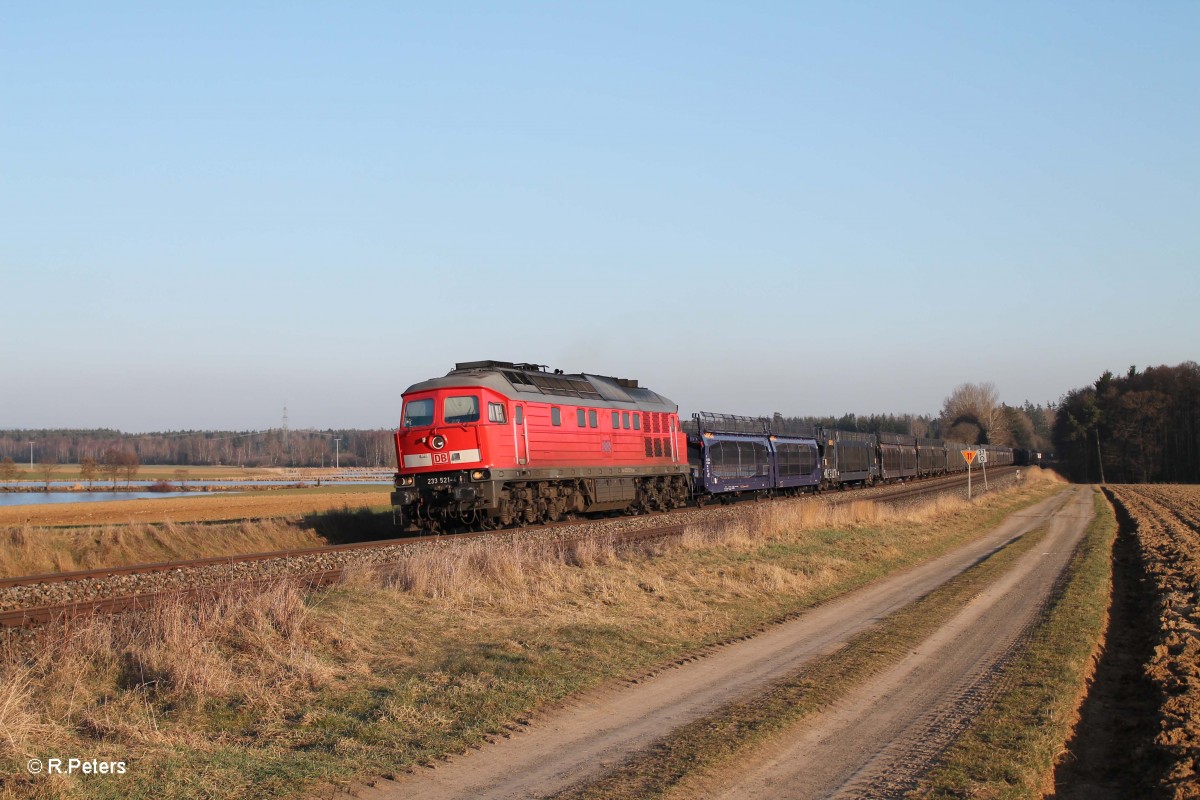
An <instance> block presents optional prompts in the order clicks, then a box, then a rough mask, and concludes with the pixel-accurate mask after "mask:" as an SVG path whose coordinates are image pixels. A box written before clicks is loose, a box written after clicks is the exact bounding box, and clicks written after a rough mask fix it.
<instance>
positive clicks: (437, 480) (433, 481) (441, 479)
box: [426, 475, 456, 486]
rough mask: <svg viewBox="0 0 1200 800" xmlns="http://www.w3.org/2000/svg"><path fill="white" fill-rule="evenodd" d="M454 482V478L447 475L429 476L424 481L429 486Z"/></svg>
mask: <svg viewBox="0 0 1200 800" xmlns="http://www.w3.org/2000/svg"><path fill="white" fill-rule="evenodd" d="M455 482H456V481H455V480H454V478H453V477H451V476H449V475H438V476H436V477H433V478H429V479H428V481H426V483H427V484H428V485H429V486H441V485H444V484H451V483H455Z"/></svg>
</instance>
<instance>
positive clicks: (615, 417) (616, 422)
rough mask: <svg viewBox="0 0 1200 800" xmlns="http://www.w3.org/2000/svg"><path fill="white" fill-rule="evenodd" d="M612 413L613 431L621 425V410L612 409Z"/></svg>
mask: <svg viewBox="0 0 1200 800" xmlns="http://www.w3.org/2000/svg"><path fill="white" fill-rule="evenodd" d="M612 414H613V430H614V431H615V430H617V429H618V428H620V427H621V412H620V411H614V412H612Z"/></svg>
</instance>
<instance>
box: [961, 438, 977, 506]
mask: <svg viewBox="0 0 1200 800" xmlns="http://www.w3.org/2000/svg"><path fill="white" fill-rule="evenodd" d="M958 452H960V453H962V457H963V458H964V459H966V461H967V499H968V500H970V499H971V462H972V461H974V460H975V451H974V450H959V451H958Z"/></svg>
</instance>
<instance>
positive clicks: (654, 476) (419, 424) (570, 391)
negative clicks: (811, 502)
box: [392, 361, 1019, 531]
mask: <svg viewBox="0 0 1200 800" xmlns="http://www.w3.org/2000/svg"><path fill="white" fill-rule="evenodd" d="M395 443H396V464H397V472H396V477H395V487H394V491H393V492H392V507H393V509H394V512H395V519H396V521H397V523H398V524H402V525H405V526H407V527H410V528H419V529H424V530H429V531H451V530H457V529H463V528H476V529H483V530H488V529H492V528H502V527H508V526H512V525H525V524H533V523H538V522H552V521H555V520H559V519H562V518H564V517H567V516H569V515H573V514H589V513H596V512H612V513H641V512H648V511H665V510H668V509H672V508H678V507H680V506H682V505H685V504H686V503H688V502H689V501H694V502H697V503H699V504H703V503H704V502H705V501H707V500H710V499H720V500H723V501H724V500H730V499H733V498H736V497H739V496H742V495H745V494H747V493H753V494H795V493H799V492H815V491H822V490H826V489H844V488H847V487H849V486H869V485H872V484H875V483H880V482H890V481H898V480H907V479H910V478H917V477H924V476H932V475H940V474H944V473H948V472H955V471H959V470H965V469H966V468H967V464H966V460H965V459H964V458H963V456H962V455H961V451H962V450H966V449H968V447H967V445H966V444H963V443H959V442H943V441H941V440H938V439H917V438H914V437H911V436H903V435H899V434H887V433H881V434H878V435H876V434H869V433H862V432H858V431H842V430H832V429H825V428H816V427H811V426H804V425H796V424H790V423H787V422H786V421H785V422H778V421H774V420H767V419H761V418H757V417H738V416H732V415H727V414H710V413H700V414H695V415H693V419H692V420H691V421H688V422H686V423H682V422H681V421H680V419H679V407H678V406H677V405H675V403H673V402H671V401H670V400H668V399H667V398H665V397H663V396H662V395H660V394H658V393H657V392H654V391H651V390H650V389H647V388H644V387H641V386H639V385H638V382H637V381H636V380H630V379H627V378H612V377H606V376H602V375H590V374H586V373H584V374H564V373H563V372H562V371H561V370H554V371H552V372H551V371H548V370H547V369H546V368H545V367H543V366H540V365H537V364H524V363H511V362H505V361H472V362H467V363H461V364H457V365H455V368H454V369H453V370H451V371H450V372H449V373H448V374H447V375H446V376H445V377H441V378H434V379H432V380H427V381H422V382H421V383H417V384H414V385H413V386H410V387H409V388H408V390H407V391H405V392H404V395H403V411H402V418H401V421H400V428H399V429H398V430H397V431H396V436H395ZM986 458H987V459H988V464H989V466H1004V465H1007V464H1012V463H1014V461H1019V454H1015V453H1014V451H1013V450H1011V449H1009V448H1004V447H989V448H988V449H987V456H986Z"/></svg>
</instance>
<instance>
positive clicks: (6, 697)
mask: <svg viewBox="0 0 1200 800" xmlns="http://www.w3.org/2000/svg"><path fill="white" fill-rule="evenodd" d="M1045 494H1046V491H1045V490H1037V489H1034V488H1031V487H1026V488H1025V489H1024V490H1023V491H1021V492H1017V493H1015V494H1001V493H995V494H993V495H992V496H989V497H985V498H983V499H982V500H979V501H977V502H975V503H974V504H970V505H967V504H965V503H953V502H949V501H940V502H938V503H936V504H932V505H930V506H927V507H922V508H918V509H914V510H911V511H907V512H895V511H890V510H888V509H886V508H883V507H880V506H877V505H875V504H873V503H868V502H856V503H851V504H848V505H844V506H837V507H834V506H830V505H826V504H821V503H799V504H792V503H786V504H785V503H779V504H762V505H761V506H760V507H757V508H755V509H753V511H754V514H753V515H752V517H751V518H750V519H749V520H748V521H746V520H744V521H740V522H736V523H733V524H730V525H727V526H723V527H717V528H699V527H697V528H694V529H692V530H689V531H688V532H687V534H686V535H685V536H683V537H682V538H681V539H679V540H677V541H674V542H661V543H656V544H653V545H649V546H646V547H642V548H636V549H633V550H630V549H622V548H621V547H619V546H618V545H617V544H616V543H614V542H613V541H612V540H611V539H609V540H605V539H603V538H601V539H595V540H589V541H584V542H578V543H569V544H565V545H557V546H544V545H542V546H535V545H533V544H531V543H529V541H528V540H523V539H513V540H509V541H508V542H507V543H506V544H504V545H500V546H498V545H497V544H495V543H490V544H485V543H481V542H478V541H474V540H466V541H457V542H453V541H450V542H447V543H446V545H445V546H442V547H438V548H431V549H429V550H426V551H424V552H421V553H419V554H414V555H412V556H410V557H409V558H408V559H406V560H405V561H403V562H401V563H399V564H397V565H396V566H395V567H394V568H389V569H388V570H386V571H370V570H365V569H363V570H357V571H355V572H354V573H352V574H351V575H350V576H349V577H348V578H347V580H346V583H345V584H344V585H343V586H341V587H339V588H337V589H334V590H331V591H327V592H323V593H319V594H315V595H310V596H305V595H304V594H303V593H301V592H300V591H299V590H298V589H296V588H294V587H291V586H289V585H286V584H281V585H278V586H275V587H272V588H271V589H269V590H268V591H266V592H257V591H247V590H226V591H221V592H213V593H212V594H211V595H210V596H209V597H207V598H205V599H203V600H202V601H195V600H189V601H187V602H179V603H168V604H165V605H163V606H162V607H161V608H159V609H157V610H155V611H154V612H152V613H144V614H137V615H126V616H122V617H118V618H111V619H109V618H98V619H94V620H91V621H88V622H84V623H78V624H74V625H72V626H70V627H67V628H57V629H53V633H52V634H50V635H46V636H43V637H39V638H37V639H35V640H33V641H32V643H31V644H28V643H27V644H24V645H21V646H19V647H10V648H9V650H8V651H7V652H0V687H4V689H3V692H4V693H0V724H2V725H3V726H4V730H5V731H8V732H10V733H9V735H7V736H0V773H2V772H3V768H4V766H5V762H7V763H9V764H13V765H16V764H17V763H18V762H17V760H18V759H19V758H22V757H25V756H28V755H44V754H46V753H48V752H70V753H71V754H73V755H78V756H79V757H84V758H86V757H92V756H93V755H94V756H95V757H100V758H105V757H112V755H113V754H114V752H116V753H120V754H122V755H123V756H126V757H129V758H131V759H135V760H136V762H137V763H138V764H139V767H138V769H137V770H136V771H135V774H133V775H131V776H126V777H125V778H124V779H123V781H124V782H123V783H122V784H121V786H120V788H121V789H122V793H123V794H125V795H128V796H141V797H154V796H159V795H161V794H162V793H163V792H164V791H165V789H164V784H163V780H165V779H164V778H163V777H162V776H163V775H164V774H171V775H175V776H176V777H175V778H174V779H173V782H171V783H170V785H169V788H170V790H171V792H173V793H174V794H176V795H179V796H229V797H237V796H247V797H248V796H257V795H261V794H265V793H267V792H268V791H270V789H268V788H265V787H267V786H268V785H270V786H274V787H275V788H276V789H278V790H279V791H280V792H285V791H286V792H295V791H297V790H298V789H300V788H302V787H304V786H306V785H311V784H310V781H311V780H312V779H313V776H314V775H316V774H321V775H326V776H329V775H355V774H358V775H362V774H370V773H375V774H378V773H379V772H386V771H391V770H395V769H398V768H403V767H404V766H405V765H411V764H415V763H421V762H423V761H426V760H428V759H430V758H434V757H436V756H437V755H438V754H441V753H446V752H453V751H455V750H458V749H461V748H462V747H464V746H467V745H469V744H471V743H477V742H479V741H481V740H482V739H483V738H484V737H485V736H487V735H489V734H490V733H496V732H497V731H499V730H501V726H502V724H503V723H504V722H505V721H507V720H511V719H512V718H513V717H514V716H516V715H520V714H524V713H528V711H529V710H530V709H533V708H537V707H540V706H543V705H545V704H547V703H552V702H555V701H557V700H561V699H562V698H563V697H565V696H566V695H569V694H570V693H572V692H576V691H579V690H580V689H583V688H586V687H588V686H594V685H595V684H596V683H597V682H598V681H601V680H605V679H608V678H611V677H613V676H615V675H620V674H628V673H629V672H631V671H637V670H640V669H647V668H650V667H652V666H653V665H655V664H658V663H661V662H662V661H664V660H667V659H670V658H673V657H676V656H677V655H678V654H679V653H681V652H685V651H693V650H695V649H696V648H699V647H703V646H705V645H707V644H711V643H713V642H717V641H724V640H726V639H728V638H730V637H731V636H735V635H739V634H741V633H744V632H746V631H748V630H754V629H756V628H758V627H760V626H762V625H764V624H766V623H768V622H769V621H771V620H773V619H777V618H779V617H780V616H781V615H783V614H786V613H790V612H792V611H794V610H796V609H798V608H803V607H805V606H808V605H811V604H812V603H815V602H819V601H820V600H821V599H822V598H824V597H828V596H830V595H831V594H834V593H837V592H840V591H844V590H846V589H848V588H851V587H853V586H856V585H861V584H862V583H865V582H868V581H870V580H873V579H874V578H875V577H878V576H879V575H882V574H886V573H887V572H889V571H891V570H894V569H896V568H897V567H898V566H900V565H902V564H904V563H907V562H910V561H913V560H919V559H921V558H925V557H929V556H930V555H931V554H934V553H936V552H940V551H941V550H944V549H946V548H948V547H950V546H952V545H953V544H954V543H955V542H956V541H961V540H962V539H963V538H966V537H968V536H970V535H971V534H970V530H969V529H970V525H966V526H964V523H963V520H964V519H965V520H974V522H972V523H971V524H972V525H984V524H987V520H989V519H992V518H995V517H997V516H998V515H1001V514H1003V513H1005V512H1006V510H1007V509H1011V508H1013V507H1016V506H1018V505H1021V504H1024V503H1028V502H1032V500H1033V499H1035V498H1037V497H1041V496H1045ZM177 528H178V529H179V531H183V530H184V529H185V526H177ZM204 530H209V528H207V527H205V528H204ZM158 535H161V536H165V535H167V534H166V533H164V532H163V531H159V532H158ZM180 764H182V765H183V766H179V765H180ZM180 770H182V771H180ZM247 776H254V777H253V778H251V777H247ZM264 776H266V777H264ZM4 780H5V779H4V778H3V777H0V796H3V794H4V792H5V791H7V790H8V789H9V788H12V789H13V791H16V792H17V793H18V794H19V793H20V792H21V791H22V789H23V788H28V787H30V786H34V784H30V783H28V782H24V783H19V784H5V783H4ZM264 781H266V783H264ZM270 781H278V783H277V784H275V783H270ZM38 786H43V788H44V784H38ZM96 786H97V784H95V783H92V784H88V783H85V782H73V783H71V784H70V785H68V786H66V787H65V788H63V789H62V791H63V793H65V794H67V795H74V796H87V795H88V794H90V793H91V792H93V791H95V790H96ZM14 787H15V788H14Z"/></svg>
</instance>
